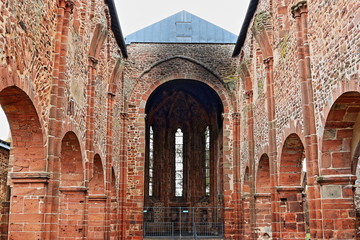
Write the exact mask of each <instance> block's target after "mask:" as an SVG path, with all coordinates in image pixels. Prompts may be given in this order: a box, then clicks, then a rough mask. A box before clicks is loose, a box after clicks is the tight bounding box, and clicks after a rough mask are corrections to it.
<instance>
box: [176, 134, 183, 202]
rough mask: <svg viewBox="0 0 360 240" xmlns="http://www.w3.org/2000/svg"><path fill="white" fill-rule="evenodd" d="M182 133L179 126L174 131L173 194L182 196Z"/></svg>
mask: <svg viewBox="0 0 360 240" xmlns="http://www.w3.org/2000/svg"><path fill="white" fill-rule="evenodd" d="M183 167H184V135H183V132H182V131H181V129H180V128H178V129H177V130H176V133H175V196H176V197H182V196H183V190H184V189H183V183H184V170H183Z"/></svg>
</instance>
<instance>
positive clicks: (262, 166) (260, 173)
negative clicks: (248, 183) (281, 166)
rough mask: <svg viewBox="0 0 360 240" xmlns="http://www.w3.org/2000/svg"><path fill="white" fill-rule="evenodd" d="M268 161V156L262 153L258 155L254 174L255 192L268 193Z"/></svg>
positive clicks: (269, 187) (269, 186)
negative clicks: (258, 158)
mask: <svg viewBox="0 0 360 240" xmlns="http://www.w3.org/2000/svg"><path fill="white" fill-rule="evenodd" d="M269 180H270V163H269V156H268V155H267V154H263V155H261V157H260V161H259V165H258V170H257V174H256V193H270V189H271V185H270V181H269Z"/></svg>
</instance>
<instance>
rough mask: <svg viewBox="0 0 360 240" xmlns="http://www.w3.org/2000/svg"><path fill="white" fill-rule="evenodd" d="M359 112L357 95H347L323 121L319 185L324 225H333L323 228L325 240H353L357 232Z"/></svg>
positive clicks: (349, 93)
mask: <svg viewBox="0 0 360 240" xmlns="http://www.w3.org/2000/svg"><path fill="white" fill-rule="evenodd" d="M359 111H360V93H358V92H347V93H344V94H342V95H341V96H340V97H339V98H338V99H337V100H336V101H335V102H334V104H333V105H332V107H331V109H330V111H329V114H328V116H327V119H326V123H325V127H324V135H323V141H322V149H321V150H322V153H321V162H320V172H321V177H320V178H319V183H320V184H321V195H322V206H323V216H324V218H325V219H326V223H327V224H326V226H330V225H331V226H334V228H332V229H326V230H327V231H325V234H326V236H325V237H326V238H336V239H352V238H355V235H356V232H359V231H358V230H357V229H356V221H355V219H356V218H355V215H356V214H355V209H354V207H353V206H354V193H353V184H354V182H355V180H356V176H355V175H356V169H357V164H358V158H359V152H358V151H357V146H358V144H359V140H360V120H359ZM358 192H359V190H358V187H357V188H356V190H355V193H356V194H355V208H356V210H357V209H359V201H357V199H358ZM334 204H336V205H334ZM334 206H336V207H334ZM356 212H358V211H356ZM343 213H346V214H343ZM357 215H358V216H359V214H357ZM358 219H359V217H358ZM339 221H341V222H346V229H344V227H343V225H340V224H337V223H338V222H339Z"/></svg>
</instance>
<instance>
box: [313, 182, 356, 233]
mask: <svg viewBox="0 0 360 240" xmlns="http://www.w3.org/2000/svg"><path fill="white" fill-rule="evenodd" d="M355 180H356V176H355V175H327V176H320V177H317V182H318V183H319V184H320V185H321V199H322V209H323V211H322V213H323V227H324V229H323V231H324V238H326V239H356V228H355V225H356V216H355V206H354V185H353V184H354V183H355Z"/></svg>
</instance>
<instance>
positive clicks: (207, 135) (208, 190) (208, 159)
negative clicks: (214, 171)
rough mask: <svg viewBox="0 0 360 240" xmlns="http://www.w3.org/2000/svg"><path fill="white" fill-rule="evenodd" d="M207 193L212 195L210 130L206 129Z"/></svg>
mask: <svg viewBox="0 0 360 240" xmlns="http://www.w3.org/2000/svg"><path fill="white" fill-rule="evenodd" d="M205 194H206V196H210V130H209V127H207V128H206V130H205Z"/></svg>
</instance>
